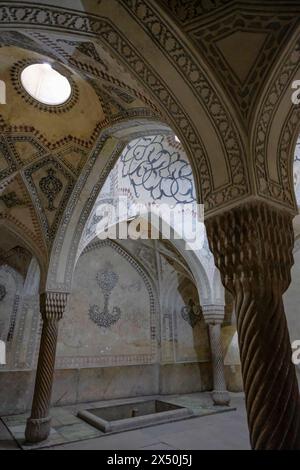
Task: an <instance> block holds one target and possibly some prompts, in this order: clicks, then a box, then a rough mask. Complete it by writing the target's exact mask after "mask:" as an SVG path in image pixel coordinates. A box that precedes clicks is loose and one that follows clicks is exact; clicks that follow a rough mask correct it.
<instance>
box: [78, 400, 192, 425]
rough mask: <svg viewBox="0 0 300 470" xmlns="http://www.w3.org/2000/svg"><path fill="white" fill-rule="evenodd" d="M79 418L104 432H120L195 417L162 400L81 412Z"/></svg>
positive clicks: (186, 410) (189, 411)
mask: <svg viewBox="0 0 300 470" xmlns="http://www.w3.org/2000/svg"><path fill="white" fill-rule="evenodd" d="M77 416H78V417H79V418H81V419H83V420H84V421H86V422H87V423H89V424H91V425H92V426H94V427H95V428H97V429H100V430H101V431H103V432H107V433H108V432H119V431H125V430H127V429H137V428H143V427H146V426H152V425H154V424H162V423H169V422H172V421H178V420H180V419H186V418H189V417H190V416H193V412H192V411H191V410H189V409H188V408H184V407H182V406H178V405H174V404H172V403H167V402H165V401H160V400H148V401H142V402H137V403H127V404H124V405H117V406H105V407H102V408H92V409H89V410H81V411H79V412H78V414H77Z"/></svg>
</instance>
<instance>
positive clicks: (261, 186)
mask: <svg viewBox="0 0 300 470" xmlns="http://www.w3.org/2000/svg"><path fill="white" fill-rule="evenodd" d="M299 59H300V40H299V39H298V40H297V42H296V44H294V47H293V48H292V50H291V51H290V53H289V55H288V57H287V59H286V60H285V62H284V64H283V65H282V67H281V68H280V70H279V73H278V74H277V75H276V76H275V78H274V80H273V82H272V84H271V86H270V87H269V90H268V93H267V95H266V96H265V98H264V101H263V103H262V105H261V108H260V111H259V115H258V117H257V120H256V122H257V125H256V128H255V133H254V138H253V144H252V145H253V156H254V170H255V181H256V187H257V192H258V194H259V195H260V196H262V197H263V198H265V199H268V200H272V201H274V202H275V203H276V204H278V203H279V204H281V205H282V206H284V207H286V208H289V209H292V210H293V211H294V210H295V209H296V207H297V206H296V207H295V198H294V195H293V187H294V185H293V180H291V174H292V171H291V169H290V166H291V162H289V160H291V152H292V157H293V158H292V160H294V153H293V150H294V149H293V150H291V149H290V148H289V152H287V149H288V147H289V145H290V144H291V143H292V142H294V143H295V144H296V142H295V140H294V139H295V132H296V131H297V129H298V128H299V123H300V119H299V118H300V106H298V105H293V103H292V101H291V108H290V112H289V114H288V116H287V118H286V121H285V124H284V126H283V129H282V130H281V138H280V145H279V148H278V151H277V157H279V159H277V162H278V165H277V169H278V176H279V180H280V182H279V183H278V182H277V181H274V180H272V178H271V177H270V176H269V172H268V166H267V151H268V143H269V138H270V132H271V128H272V124H273V122H274V117H275V115H276V113H277V111H278V108H279V105H280V103H281V100H282V98H283V96H284V94H285V92H286V91H287V88H288V87H289V86H290V83H291V79H292V78H293V76H294V75H295V73H296V71H297V70H298V68H299ZM287 135H288V137H287ZM285 185H287V187H285Z"/></svg>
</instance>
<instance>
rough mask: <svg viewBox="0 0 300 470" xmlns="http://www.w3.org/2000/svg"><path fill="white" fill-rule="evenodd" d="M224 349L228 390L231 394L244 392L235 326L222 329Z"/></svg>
mask: <svg viewBox="0 0 300 470" xmlns="http://www.w3.org/2000/svg"><path fill="white" fill-rule="evenodd" d="M222 347H223V351H224V367H225V379H226V383H227V389H228V390H229V391H230V392H242V391H243V379H242V372H241V361H240V351H239V345H238V335H237V331H236V327H235V326H234V325H230V326H225V327H223V328H222Z"/></svg>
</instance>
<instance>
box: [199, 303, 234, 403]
mask: <svg viewBox="0 0 300 470" xmlns="http://www.w3.org/2000/svg"><path fill="white" fill-rule="evenodd" d="M202 313H203V316H204V320H205V322H206V324H207V325H208V332H209V341H210V348H211V360H212V367H213V385H214V389H213V391H212V399H213V401H214V404H215V405H222V406H224V405H229V403H230V395H229V393H228V391H227V389H226V381H225V374H224V363H223V352H222V343H221V324H222V322H223V320H224V307H222V306H219V305H204V306H202Z"/></svg>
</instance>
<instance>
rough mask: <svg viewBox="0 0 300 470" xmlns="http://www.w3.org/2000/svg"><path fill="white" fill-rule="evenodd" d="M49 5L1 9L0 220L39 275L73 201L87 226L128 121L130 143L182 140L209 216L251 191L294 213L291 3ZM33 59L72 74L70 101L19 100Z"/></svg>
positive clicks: (79, 1) (299, 23) (299, 53)
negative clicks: (158, 134)
mask: <svg viewBox="0 0 300 470" xmlns="http://www.w3.org/2000/svg"><path fill="white" fill-rule="evenodd" d="M52 3H53V5H51V2H49V0H48V1H46V0H44V1H40V2H37V1H34V0H33V1H29V2H26V3H24V2H21V1H10V2H8V1H0V79H1V80H3V81H5V83H6V86H7V105H4V106H2V105H1V107H0V130H1V135H0V224H2V226H4V225H6V226H7V227H10V229H11V230H13V231H14V233H15V234H16V236H17V237H22V236H23V238H24V239H26V243H24V247H26V248H25V249H28V247H31V246H32V247H34V250H33V251H35V253H34V254H35V255H36V256H37V257H38V258H39V259H43V260H44V264H45V266H47V265H48V263H49V260H50V258H51V256H52V252H53V251H55V253H56V254H55V256H56V258H59V256H60V249H64V250H66V247H65V246H64V245H63V241H62V238H63V236H64V233H65V232H66V229H67V226H68V227H69V229H70V230H71V228H72V230H73V231H74V230H75V229H77V228H76V227H75V226H73V225H72V223H73V222H72V223H71V222H70V221H71V219H72V213H74V211H75V210H76V207H77V206H76V201H77V202H78V201H81V202H82V206H80V207H81V209H80V210H82V213H81V216H80V217H82V218H88V215H89V213H88V207H92V206H93V200H94V199H95V198H96V197H97V194H95V193H96V191H98V192H99V188H100V187H101V184H103V179H105V176H104V173H105V172H104V169H106V165H108V160H109V158H115V159H117V157H118V155H119V154H120V152H121V151H122V148H124V145H126V143H127V140H128V136H127V134H126V131H125V130H124V129H125V123H126V125H128V123H129V122H132V123H133V124H132V128H133V130H132V132H131V134H130V135H131V136H135V132H137V129H140V128H141V127H142V126H143V125H145V123H146V122H148V121H149V122H150V121H151V123H153V122H157V123H162V124H163V125H164V126H165V129H164V131H165V132H166V128H167V126H170V127H171V128H172V129H173V130H174V131H175V132H176V133H177V134H178V136H179V137H180V139H181V141H182V144H183V146H184V148H185V150H186V153H187V155H188V158H189V159H190V163H191V166H192V169H193V173H194V180H195V186H196V189H197V192H198V200H201V201H203V202H204V203H205V208H206V212H207V214H208V215H209V216H211V215H213V214H214V213H215V212H216V211H219V210H225V209H226V208H228V207H232V206H233V205H236V204H238V203H239V202H240V201H245V200H247V199H249V198H251V197H253V196H254V197H260V198H265V199H270V200H272V201H273V202H274V203H276V204H278V205H281V206H282V207H283V208H284V209H287V210H290V211H294V210H295V200H294V197H293V190H292V187H293V179H292V172H291V165H292V160H291V158H290V156H291V152H292V149H293V145H294V143H295V136H296V134H297V133H299V125H298V124H299V122H300V119H299V106H298V107H297V106H296V107H293V106H292V103H291V100H290V91H289V90H290V87H291V82H292V80H293V79H295V78H297V74H299V73H300V68H299V63H300V47H299V44H300V37H298V35H299V34H300V1H298V0H294V1H291V0H289V1H281V0H279V1H277V2H274V1H268V0H264V1H258V0H252V1H250V2H249V1H245V0H239V1H238V0H201V1H198V0H156V1H151V2H148V1H144V0H122V1H121V0H101V1H95V0H75V1H72V2H63V4H62V5H59V2H56V1H53V2H52ZM61 3H62V2H61ZM66 4H67V5H66ZM66 6H68V8H66ZM34 62H47V63H50V64H51V65H52V66H53V68H54V69H56V70H58V71H61V73H63V74H64V75H66V76H67V77H68V78H69V80H70V81H71V83H72V85H73V86H72V90H73V93H72V96H71V98H70V100H69V101H68V102H67V103H66V105H62V106H58V107H55V108H53V107H52V108H51V107H49V106H45V105H41V104H39V103H38V102H37V101H35V100H34V99H32V98H30V97H29V95H28V94H27V93H26V92H25V90H24V89H23V87H22V85H21V83H20V73H21V71H22V69H23V68H24V67H25V66H26V65H28V64H32V63H34ZM298 78H300V76H299V77H298ZM274 123H275V124H274ZM151 125H152V126H153V124H151ZM116 126H119V127H118V132H117V133H116V134H113V135H114V138H112V139H111V141H110V144H109V146H108V147H107V148H105V142H106V141H107V140H109V136H110V135H111V134H110V131H109V130H110V129H112V128H115V127H116ZM145 126H146V125H145ZM145 129H146V127H145ZM169 131H170V129H169ZM139 132H140V131H139ZM149 132H150V131H149V130H145V134H147V133H148V135H153V131H152V130H151V133H150V134H149ZM103 136H105V137H103ZM132 138H133V137H132ZM99 139H100V140H99ZM101 139H102V140H101ZM122 146H123V147H122ZM103 149H104V150H103ZM102 151H103V152H104V154H105V157H104V156H103V154H102ZM118 152H119V154H118ZM274 155H275V156H274ZM97 158H100V159H102V162H100V163H98V167H97V168H98V169H94V166H93V165H94V164H95V162H96V161H97ZM105 159H107V161H106V160H105ZM112 164H113V162H111V163H110V165H112ZM92 171H96V172H99V177H98V181H97V184H94V186H93V185H92V184H91V183H89V182H90V181H91V180H92V179H91V178H90V175H91V173H92ZM105 171H106V170H105ZM101 172H102V173H101ZM89 178H90V179H89ZM93 181H94V182H96V178H95V180H93ZM85 183H87V184H91V186H89V189H87V187H86V186H85ZM78 211H79V209H78ZM78 220H79V215H78ZM68 224H69V225H68ZM70 224H71V225H70ZM70 227H71V228H70ZM2 233H3V234H4V232H2ZM3 236H4V235H3ZM3 236H1V237H0V238H1V239H2V238H3ZM57 240H59V242H58V241H57ZM56 241H57V243H58V244H59V247H60V248H58V245H57V244H56ZM0 245H1V244H0ZM1 246H2V245H1ZM15 246H20V243H19V239H18V241H16V243H15ZM11 248H12V247H10V248H5V247H4V246H3V250H4V251H6V252H8V251H9V250H11ZM69 249H70V250H71V248H69ZM75 251H76V250H75ZM2 255H3V253H2ZM67 257H68V255H67V254H66V258H67ZM66 264H67V262H66ZM70 269H71V268H70ZM66 270H67V268H66ZM62 277H63V276H62Z"/></svg>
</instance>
